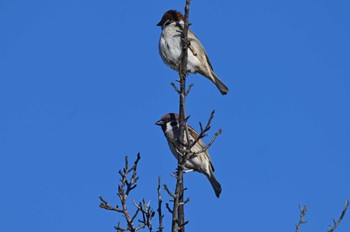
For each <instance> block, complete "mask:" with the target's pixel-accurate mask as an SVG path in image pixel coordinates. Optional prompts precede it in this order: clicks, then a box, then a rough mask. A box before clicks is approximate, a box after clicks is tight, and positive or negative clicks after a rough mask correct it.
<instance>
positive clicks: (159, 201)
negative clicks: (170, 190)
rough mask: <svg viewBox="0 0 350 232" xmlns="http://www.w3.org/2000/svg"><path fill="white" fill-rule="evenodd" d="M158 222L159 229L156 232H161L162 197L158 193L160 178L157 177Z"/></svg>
mask: <svg viewBox="0 0 350 232" xmlns="http://www.w3.org/2000/svg"><path fill="white" fill-rule="evenodd" d="M157 190H158V209H157V211H158V221H159V227H158V232H163V217H164V215H163V214H162V202H163V200H162V195H161V192H160V176H158V187H157Z"/></svg>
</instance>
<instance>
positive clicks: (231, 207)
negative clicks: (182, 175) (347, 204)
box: [0, 0, 350, 232]
mask: <svg viewBox="0 0 350 232" xmlns="http://www.w3.org/2000/svg"><path fill="white" fill-rule="evenodd" d="M184 2H185V1H160V0H155V1H140V0H139V1H117V0H105V1H93V0H89V1H86V0H84V1H82V0H69V1H68V0H62V1H44V0H33V1H23V0H12V1H10V0H1V1H0V31H1V35H0V109H1V111H0V112H1V113H0V183H1V191H0V201H1V209H0V231H2V232H19V231H24V230H26V231H37V232H48V231H50V232H55V231H114V229H113V226H114V225H116V223H117V219H121V217H119V216H118V215H115V214H114V213H113V212H107V211H104V210H102V209H100V208H99V207H98V205H99V200H98V196H100V195H102V196H104V198H105V199H107V200H109V202H110V203H111V204H112V205H115V204H117V203H118V201H117V198H116V195H115V193H116V190H117V183H118V175H117V170H118V169H120V168H122V167H123V161H124V156H125V155H129V157H130V159H131V160H133V159H134V158H135V157H136V154H137V152H141V161H140V166H139V175H140V180H139V187H138V188H137V189H136V190H135V191H134V192H132V194H131V195H130V198H131V199H135V200H136V201H139V200H141V199H142V198H143V197H144V198H145V199H147V200H151V203H152V204H153V205H154V206H156V186H157V176H158V175H161V176H162V181H163V182H164V183H166V184H168V185H169V187H170V188H171V189H173V185H174V181H175V180H174V178H172V177H171V176H170V175H171V172H172V171H174V170H175V167H176V161H175V159H174V158H173V156H172V155H171V154H170V151H169V149H168V147H167V144H166V141H165V139H164V137H163V134H162V132H161V130H160V128H159V127H157V126H155V125H154V122H155V121H156V120H158V119H159V118H160V117H161V116H162V115H163V114H165V113H168V112H176V111H177V110H178V96H177V95H176V93H175V92H174V91H173V89H172V87H171V86H170V82H172V81H174V80H175V79H177V74H176V73H175V72H174V71H172V70H170V69H169V68H168V67H166V66H165V65H164V64H163V63H162V61H161V59H160V57H159V55H158V40H159V35H160V28H159V27H156V26H155V25H156V23H157V22H158V21H159V20H160V18H161V16H162V14H163V13H164V12H165V11H166V10H168V9H177V10H182V9H183V6H184ZM349 7H350V2H349V1H346V0H339V1H325V0H318V1H316V0H303V1H301V0H297V1H277V0H265V1H261V0H259V1H258V0H244V1H243V0H238V1H231V0H223V1H208V0H201V1H198V0H197V1H196V0H193V1H192V5H191V13H190V21H191V22H192V26H191V29H192V30H193V31H195V33H196V34H197V36H198V37H199V38H200V39H201V41H202V43H203V44H204V46H205V48H206V50H207V52H208V54H209V56H210V59H211V63H212V64H213V67H214V69H215V71H216V73H217V74H218V75H219V76H220V78H221V79H222V80H223V81H224V82H225V83H226V84H227V85H228V86H229V87H230V92H229V94H228V95H227V96H221V94H220V93H219V92H218V91H217V89H216V88H215V86H213V85H212V84H211V83H210V82H209V81H208V80H206V79H204V78H203V77H201V76H200V75H191V76H190V77H189V79H188V80H189V83H194V88H193V90H192V92H191V94H190V95H189V98H188V102H187V112H188V113H189V114H190V115H191V118H190V124H191V125H192V126H193V127H195V128H197V129H198V128H199V127H198V122H199V121H202V122H205V121H206V120H207V118H208V116H209V115H210V112H211V110H213V109H215V110H216V117H215V119H214V122H213V124H212V131H211V132H212V134H214V133H215V132H216V131H217V130H218V129H219V128H222V129H223V134H222V135H221V136H220V137H219V138H218V139H217V141H216V143H215V144H214V145H213V146H212V147H211V149H210V154H211V157H212V160H213V163H214V166H215V168H216V176H217V178H218V180H219V181H220V182H221V184H222V187H223V192H222V195H221V197H220V199H216V197H215V195H214V193H213V191H212V189H211V187H210V185H209V183H208V181H207V180H206V179H205V178H204V177H203V176H202V175H199V174H196V173H189V174H186V179H185V184H186V185H187V187H188V191H187V193H186V194H187V196H188V197H190V198H191V201H190V203H189V204H188V205H187V208H186V217H187V218H188V219H189V220H190V224H189V225H188V231H242V232H244V231H246V232H251V231H294V225H295V224H296V223H297V221H298V217H299V209H298V205H299V204H302V205H304V204H307V205H308V206H309V207H310V210H309V212H308V214H307V217H306V219H307V221H308V223H307V224H305V225H303V227H302V229H301V231H303V232H307V231H326V229H327V226H328V224H329V223H331V222H332V218H336V217H338V216H339V214H340V212H341V210H342V207H343V203H344V200H345V199H349V198H350V168H349V164H350V156H349V154H350V122H349V119H350V107H349V100H350V80H349V77H350V65H349V64H350V55H349V54H350V43H349V41H350V30H349V23H350V14H349ZM209 139H210V138H207V139H206V140H205V141H206V142H208V140H209ZM163 194H164V198H166V196H165V193H163ZM164 211H165V209H164ZM169 219H170V215H169V214H166V219H165V220H166V224H167V226H168V228H169ZM228 228H229V229H228ZM349 230H350V215H346V217H345V219H344V221H343V223H342V224H341V226H340V227H339V229H338V230H337V231H339V232H342V231H349Z"/></svg>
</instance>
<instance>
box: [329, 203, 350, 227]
mask: <svg viewBox="0 0 350 232" xmlns="http://www.w3.org/2000/svg"><path fill="white" fill-rule="evenodd" d="M348 207H349V200H346V201H345V203H344V209H343V211H342V212H341V214H340V217H339V218H338V220H337V221H336V220H334V219H333V226H331V225H328V232H333V231H335V229H336V228H337V227H338V226H339V225H340V223H341V221H342V220H343V218H344V216H345V214H346V210H347V209H348Z"/></svg>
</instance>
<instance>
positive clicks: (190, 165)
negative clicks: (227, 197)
mask: <svg viewBox="0 0 350 232" xmlns="http://www.w3.org/2000/svg"><path fill="white" fill-rule="evenodd" d="M155 124H156V125H158V126H161V128H162V130H163V132H164V135H165V138H166V140H167V142H168V145H169V147H170V150H171V152H172V153H173V155H174V156H175V158H176V159H179V156H180V155H182V154H181V153H180V151H179V150H178V148H179V147H181V143H180V142H179V138H180V128H179V115H178V114H175V113H168V114H166V115H164V116H163V117H162V118H161V119H160V120H158V121H157V122H156V123H155ZM187 127H188V132H189V142H193V141H195V140H196V139H197V138H198V133H197V132H196V131H195V130H194V129H193V128H192V127H190V126H187ZM184 137H185V138H184V139H185V143H187V141H188V140H187V139H186V136H184ZM204 148H205V144H204V143H203V141H202V140H201V139H200V140H198V142H197V143H196V144H195V145H194V146H193V147H192V148H191V152H199V151H202V150H203V149H204ZM185 168H186V169H188V170H189V171H192V170H193V171H196V172H199V173H202V174H204V175H205V176H206V177H207V178H208V180H209V181H210V184H211V185H212V187H213V189H214V192H215V195H216V197H218V198H219V196H220V193H221V185H220V183H219V182H218V181H217V179H216V178H215V176H214V166H213V164H212V162H211V159H210V155H209V153H208V151H207V150H206V151H203V152H201V153H199V154H198V155H196V156H195V157H193V158H191V159H189V160H187V161H186V163H185Z"/></svg>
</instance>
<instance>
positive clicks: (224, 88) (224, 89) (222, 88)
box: [211, 71, 229, 95]
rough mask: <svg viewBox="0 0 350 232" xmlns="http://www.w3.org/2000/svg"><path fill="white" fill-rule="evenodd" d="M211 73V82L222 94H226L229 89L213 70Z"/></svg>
mask: <svg viewBox="0 0 350 232" xmlns="http://www.w3.org/2000/svg"><path fill="white" fill-rule="evenodd" d="M211 74H212V75H213V77H214V80H213V83H214V84H215V85H216V87H217V88H218V89H219V91H220V92H221V94H222V95H226V94H227V93H228V91H229V89H228V87H227V86H226V85H225V84H224V83H223V82H222V81H221V80H220V78H219V77H218V76H217V75H216V74H215V73H214V71H212V72H211Z"/></svg>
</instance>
